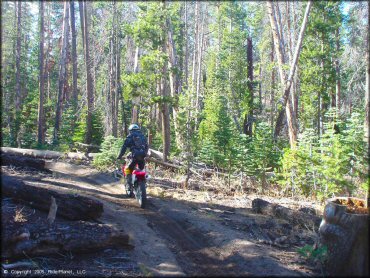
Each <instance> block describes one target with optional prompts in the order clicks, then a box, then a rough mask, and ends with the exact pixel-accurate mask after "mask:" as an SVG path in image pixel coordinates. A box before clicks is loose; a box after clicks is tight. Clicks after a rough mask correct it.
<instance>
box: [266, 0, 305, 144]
mask: <svg viewBox="0 0 370 278" xmlns="http://www.w3.org/2000/svg"><path fill="white" fill-rule="evenodd" d="M311 6H312V1H310V2H308V4H307V7H306V11H305V15H304V18H303V22H302V25H301V30H300V33H299V37H298V41H297V45H296V48H295V52H294V56H293V61H292V64H291V66H290V70H289V75H288V77H286V75H285V72H284V70H283V65H284V56H283V51H284V50H283V49H282V47H281V44H280V42H279V35H278V30H277V26H276V25H277V24H276V18H275V15H274V14H275V13H274V9H273V7H272V2H270V1H269V2H267V8H268V11H269V17H270V23H271V28H272V34H273V37H274V43H275V49H276V53H277V57H278V64H279V72H280V79H281V83H282V85H283V88H284V92H283V97H282V99H281V100H280V103H281V104H282V108H280V110H279V113H278V119H277V122H276V126H275V137H276V136H278V134H279V133H280V129H281V122H282V120H283V117H284V108H285V109H286V112H287V114H289V116H288V115H287V120H288V126H289V141H290V145H291V147H292V148H294V147H295V144H296V138H297V124H296V122H295V120H296V119H295V117H294V114H292V111H291V109H292V108H291V105H289V104H288V105H287V101H288V98H289V95H290V88H291V85H292V79H293V76H294V74H295V70H296V67H297V63H298V58H299V54H300V51H301V48H302V41H303V36H304V31H305V29H306V27H307V21H308V15H309V13H310V9H311ZM289 121H290V122H289Z"/></svg>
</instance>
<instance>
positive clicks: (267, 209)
mask: <svg viewBox="0 0 370 278" xmlns="http://www.w3.org/2000/svg"><path fill="white" fill-rule="evenodd" d="M252 209H253V211H254V212H256V213H262V214H266V215H270V216H274V217H278V218H282V219H284V220H287V221H289V222H292V223H293V224H296V225H300V226H302V227H306V226H308V227H315V228H316V227H319V225H320V222H321V218H320V217H318V216H316V215H311V214H307V213H304V212H302V211H297V210H293V209H290V208H286V207H283V206H280V205H278V204H273V203H270V202H267V201H265V200H262V199H259V198H256V199H254V200H253V201H252Z"/></svg>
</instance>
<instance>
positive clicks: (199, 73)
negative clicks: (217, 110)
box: [195, 2, 205, 115]
mask: <svg viewBox="0 0 370 278" xmlns="http://www.w3.org/2000/svg"><path fill="white" fill-rule="evenodd" d="M199 4H200V5H201V4H202V3H201V2H200V3H199ZM202 6H203V5H202ZM202 6H201V7H202ZM201 7H200V8H199V9H200V10H201ZM199 16H201V17H202V22H201V27H200V28H201V29H200V33H199V41H198V48H199V50H198V61H197V77H196V80H197V82H196V84H197V86H196V99H195V107H196V110H197V115H199V113H200V109H201V107H200V106H201V103H200V102H201V100H200V99H201V96H200V82H201V79H202V78H201V76H202V57H203V46H204V18H205V15H204V12H202V13H201V14H200V15H199Z"/></svg>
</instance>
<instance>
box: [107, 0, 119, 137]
mask: <svg viewBox="0 0 370 278" xmlns="http://www.w3.org/2000/svg"><path fill="white" fill-rule="evenodd" d="M115 3H116V2H115V1H114V2H113V6H112V13H113V19H112V30H111V38H110V73H109V82H110V89H109V93H110V101H109V102H108V103H107V105H108V106H109V107H110V109H109V112H108V113H109V114H110V115H109V117H108V118H109V119H110V121H109V123H108V126H110V134H109V135H113V136H115V137H116V136H117V126H115V123H116V119H115V114H116V111H115V100H116V23H115V22H116V4H115Z"/></svg>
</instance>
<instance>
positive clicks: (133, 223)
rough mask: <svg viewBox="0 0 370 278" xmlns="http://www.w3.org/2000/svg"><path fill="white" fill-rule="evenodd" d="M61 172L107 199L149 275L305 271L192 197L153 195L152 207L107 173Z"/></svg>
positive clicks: (110, 216)
mask: <svg viewBox="0 0 370 278" xmlns="http://www.w3.org/2000/svg"><path fill="white" fill-rule="evenodd" d="M54 170H55V171H57V169H54ZM62 172H63V174H62V176H64V175H68V176H69V178H71V179H72V180H75V181H78V182H80V183H85V184H90V185H91V186H93V187H94V188H95V189H93V190H92V192H91V191H90V192H88V191H89V190H86V192H83V190H84V188H81V190H82V193H84V194H87V195H90V196H91V195H92V196H95V198H97V199H99V200H101V201H102V202H103V203H104V208H105V209H104V211H105V212H104V214H103V216H102V218H101V220H102V221H103V222H104V223H110V224H112V225H114V226H118V227H119V228H123V229H124V230H126V231H127V232H128V233H129V235H130V237H131V238H132V239H133V244H134V245H135V250H134V255H133V256H134V257H135V258H136V259H137V261H138V263H139V264H141V265H142V266H143V270H142V272H143V274H144V275H150V273H151V274H154V275H155V276H166V275H169V276H178V275H188V276H195V275H204V276H220V275H222V276H237V275H239V276H240V275H253V276H256V275H261V276H266V275H283V276H287V275H288V276H292V275H298V276H302V275H303V276H305V273H302V272H300V271H294V270H292V269H289V268H285V265H283V264H282V263H281V262H279V259H274V255H276V254H277V255H279V252H280V251H279V250H273V251H272V252H271V250H272V248H269V247H267V246H258V245H256V244H254V243H252V242H250V241H248V240H246V238H245V236H243V235H242V234H241V233H238V232H235V231H230V229H231V228H226V227H223V226H220V224H218V223H216V222H217V221H215V220H214V219H213V220H212V219H205V218H202V217H200V216H199V215H197V214H192V213H189V210H190V211H191V210H192V209H193V207H192V206H191V204H190V203H187V202H179V201H175V200H166V199H159V198H155V197H152V196H149V199H148V206H147V208H146V209H141V208H139V206H138V204H137V202H136V200H134V199H128V198H122V196H123V194H122V193H123V192H124V189H123V187H121V185H120V184H119V182H117V181H115V180H114V178H113V177H111V176H109V175H107V174H103V173H96V172H94V173H91V174H89V173H83V171H82V172H79V174H78V175H75V174H74V173H73V172H71V171H70V169H68V170H66V169H63V171H62ZM205 227H206V228H205ZM227 229H229V230H227ZM223 233H225V234H227V236H224V234H223ZM234 241H236V242H234ZM280 253H281V252H280Z"/></svg>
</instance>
